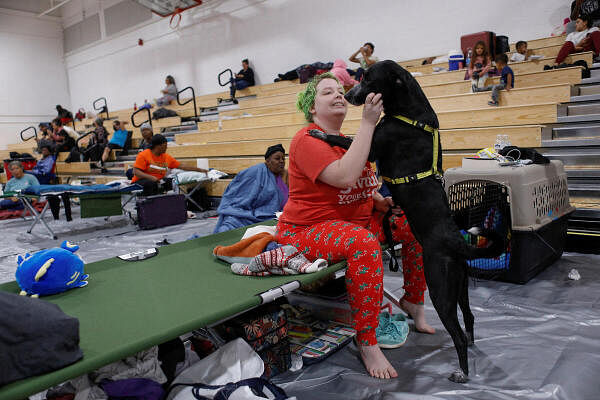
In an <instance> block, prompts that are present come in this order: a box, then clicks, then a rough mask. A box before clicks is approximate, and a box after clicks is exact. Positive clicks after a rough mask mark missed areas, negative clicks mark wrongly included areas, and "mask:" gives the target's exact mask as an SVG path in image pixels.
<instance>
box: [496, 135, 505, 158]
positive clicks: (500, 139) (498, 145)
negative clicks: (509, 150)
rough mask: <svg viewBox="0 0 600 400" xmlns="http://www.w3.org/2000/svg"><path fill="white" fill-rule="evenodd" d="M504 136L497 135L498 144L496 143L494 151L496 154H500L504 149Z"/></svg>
mask: <svg viewBox="0 0 600 400" xmlns="http://www.w3.org/2000/svg"><path fill="white" fill-rule="evenodd" d="M503 136H504V135H496V143H494V150H496V153H498V154H500V150H502V148H503V147H504V145H503V141H504V138H503Z"/></svg>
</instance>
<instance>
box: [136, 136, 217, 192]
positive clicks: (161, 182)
mask: <svg viewBox="0 0 600 400" xmlns="http://www.w3.org/2000/svg"><path fill="white" fill-rule="evenodd" d="M168 168H179V169H183V170H185V171H197V172H208V171H207V170H205V169H202V168H196V167H188V166H185V165H181V163H180V162H179V161H177V160H176V159H175V158H173V157H171V156H170V155H168V154H167V139H165V137H164V136H163V135H160V134H157V135H154V136H153V137H152V141H151V146H150V148H149V149H146V150H144V151H142V152H140V153H138V155H137V157H136V159H135V163H134V164H133V179H131V183H137V184H138V185H140V186H142V187H143V188H144V192H143V193H142V195H143V196H151V195H154V194H158V193H161V192H165V191H167V190H170V189H172V187H173V185H172V182H171V179H165V175H167V169H168Z"/></svg>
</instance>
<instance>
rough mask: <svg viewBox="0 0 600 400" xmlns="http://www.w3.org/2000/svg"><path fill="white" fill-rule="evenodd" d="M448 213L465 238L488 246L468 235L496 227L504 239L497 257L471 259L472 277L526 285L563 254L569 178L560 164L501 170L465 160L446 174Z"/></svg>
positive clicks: (495, 165)
mask: <svg viewBox="0 0 600 400" xmlns="http://www.w3.org/2000/svg"><path fill="white" fill-rule="evenodd" d="M444 182H445V188H446V193H447V194H448V202H449V204H450V210H451V211H452V212H453V215H454V219H455V221H456V223H457V225H458V226H459V228H460V229H461V230H462V231H461V232H462V233H463V236H464V237H465V240H467V241H468V242H469V243H470V244H472V245H474V246H478V247H484V246H485V245H486V244H487V243H486V239H485V238H484V237H481V236H476V235H473V234H470V233H468V232H467V230H468V229H469V228H471V227H480V228H486V229H493V230H495V231H496V232H497V233H499V234H500V235H501V236H503V237H504V238H505V239H506V242H507V246H506V251H505V252H504V253H503V254H502V255H501V256H500V257H497V258H495V259H476V260H470V261H468V264H469V267H470V268H469V273H470V274H471V275H472V276H477V277H482V278H487V279H496V280H502V281H507V282H514V283H526V282H527V281H529V280H530V279H531V278H533V277H534V276H535V275H537V274H538V273H539V272H541V271H542V270H544V269H545V268H546V267H548V266H549V265H550V264H552V263H553V262H554V261H556V260H557V259H559V258H560V257H561V255H562V252H563V249H564V246H565V242H566V237H567V218H568V215H569V214H570V213H571V212H572V211H574V210H575V208H574V207H572V206H571V205H570V204H569V191H568V188H567V176H566V173H565V171H564V168H563V164H562V162H560V161H557V160H552V161H551V162H550V163H549V164H532V165H526V166H500V165H499V163H498V162H497V161H495V160H482V159H463V164H462V167H461V168H452V169H449V170H447V171H446V172H445V173H444Z"/></svg>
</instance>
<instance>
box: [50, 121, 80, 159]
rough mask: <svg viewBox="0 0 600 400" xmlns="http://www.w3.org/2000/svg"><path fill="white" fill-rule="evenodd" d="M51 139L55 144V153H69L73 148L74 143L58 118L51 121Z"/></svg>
mask: <svg viewBox="0 0 600 400" xmlns="http://www.w3.org/2000/svg"><path fill="white" fill-rule="evenodd" d="M52 129H53V134H52V139H53V140H54V142H55V143H56V148H55V151H56V152H70V151H71V150H72V149H73V147H75V141H76V140H77V139H74V138H73V137H72V136H71V135H70V134H69V131H68V130H67V129H65V127H64V126H63V123H62V121H61V120H60V118H58V117H57V118H54V119H53V120H52Z"/></svg>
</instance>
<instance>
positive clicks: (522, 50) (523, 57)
mask: <svg viewBox="0 0 600 400" xmlns="http://www.w3.org/2000/svg"><path fill="white" fill-rule="evenodd" d="M515 47H516V48H517V51H515V52H514V53H513V54H512V56H511V57H510V61H511V62H521V61H527V58H528V56H529V54H527V42H525V41H523V40H519V41H518V42H517V44H516V46H515Z"/></svg>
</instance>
